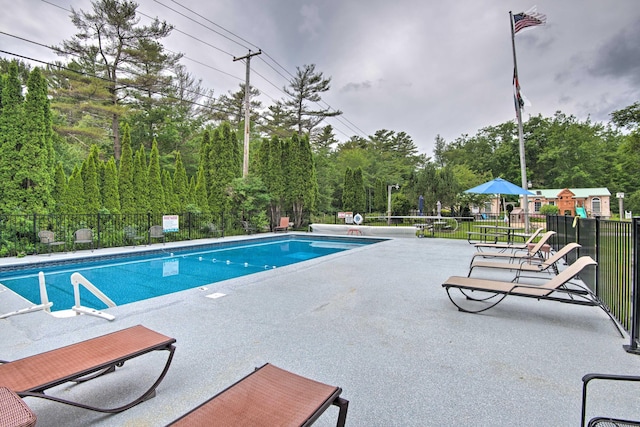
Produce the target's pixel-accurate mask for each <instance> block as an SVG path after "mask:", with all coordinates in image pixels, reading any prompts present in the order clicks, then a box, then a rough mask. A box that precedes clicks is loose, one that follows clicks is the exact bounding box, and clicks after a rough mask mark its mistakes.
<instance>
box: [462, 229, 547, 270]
mask: <svg viewBox="0 0 640 427" xmlns="http://www.w3.org/2000/svg"><path fill="white" fill-rule="evenodd" d="M554 234H556V232H555V231H547V232H546V233H544V234H543V235H542V237H541V238H540V240H538V243H536V244H535V245H534V246H532V247H527V248H525V249H522V250H516V251H514V252H501V251H498V252H476V253H474V254H473V256H472V257H471V262H470V263H469V268H471V266H472V265H473V263H474V261H475V259H476V257H482V258H502V259H508V260H509V261H510V262H514V261H531V260H533V259H536V258H537V259H540V260H544V253H543V252H542V249H543V247H544V245H545V244H546V243H547V241H548V240H549V239H550V238H551V236H553V235H554Z"/></svg>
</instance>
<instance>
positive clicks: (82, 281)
mask: <svg viewBox="0 0 640 427" xmlns="http://www.w3.org/2000/svg"><path fill="white" fill-rule="evenodd" d="M71 284H72V285H73V296H74V298H75V305H74V306H73V307H71V310H73V311H75V312H76V313H78V314H88V315H90V316H96V317H101V318H103V319H106V320H114V319H115V316H113V315H111V314H107V313H103V312H102V311H100V310H95V309H93V308H89V307H83V306H82V305H80V285H82V286H84V288H85V289H86V290H88V291H89V292H91V293H92V294H93V295H95V296H96V298H98V299H99V300H100V301H102V302H103V303H105V304H106V305H107V307H115V306H116V303H115V302H113V301H112V300H111V299H110V298H109V297H108V296H106V295H105V294H104V293H103V292H102V291H101V290H100V289H98V288H97V287H96V285H94V284H93V283H91V282H90V281H89V280H88V279H87V278H86V277H84V276H83V275H82V274H80V273H78V272H75V273H73V274H72V275H71Z"/></svg>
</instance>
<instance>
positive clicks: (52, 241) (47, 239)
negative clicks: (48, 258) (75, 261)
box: [38, 230, 67, 253]
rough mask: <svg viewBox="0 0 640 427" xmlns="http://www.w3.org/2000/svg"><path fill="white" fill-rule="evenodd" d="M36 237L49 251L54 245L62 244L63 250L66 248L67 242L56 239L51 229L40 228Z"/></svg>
mask: <svg viewBox="0 0 640 427" xmlns="http://www.w3.org/2000/svg"><path fill="white" fill-rule="evenodd" d="M38 238H39V239H40V244H41V245H46V246H47V247H48V248H49V253H51V250H52V249H53V247H54V246H63V247H64V248H63V250H66V249H67V248H66V245H67V243H66V242H65V241H57V240H56V236H55V234H54V232H53V231H49V230H42V231H40V232H38Z"/></svg>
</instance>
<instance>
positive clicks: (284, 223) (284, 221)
mask: <svg viewBox="0 0 640 427" xmlns="http://www.w3.org/2000/svg"><path fill="white" fill-rule="evenodd" d="M273 231H274V232H276V233H277V232H278V231H284V232H286V231H289V217H288V216H283V217H282V218H280V225H279V226H277V227H275V228H274V229H273Z"/></svg>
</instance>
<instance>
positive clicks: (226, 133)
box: [207, 123, 242, 213]
mask: <svg viewBox="0 0 640 427" xmlns="http://www.w3.org/2000/svg"><path fill="white" fill-rule="evenodd" d="M207 164H208V170H209V171H210V175H209V187H208V192H209V207H210V209H211V212H214V213H222V212H224V211H225V210H226V208H227V206H228V204H227V203H228V197H227V194H226V191H227V188H228V187H229V184H231V181H233V179H234V178H236V177H239V176H240V175H241V174H242V154H241V153H240V145H239V144H238V140H237V139H236V134H235V133H234V132H232V131H231V126H230V125H229V124H228V123H223V124H222V125H221V126H219V127H218V128H217V129H216V130H214V131H213V133H212V134H211V150H210V151H209V153H208V161H207Z"/></svg>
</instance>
